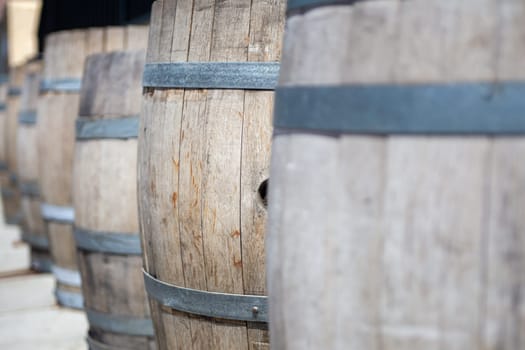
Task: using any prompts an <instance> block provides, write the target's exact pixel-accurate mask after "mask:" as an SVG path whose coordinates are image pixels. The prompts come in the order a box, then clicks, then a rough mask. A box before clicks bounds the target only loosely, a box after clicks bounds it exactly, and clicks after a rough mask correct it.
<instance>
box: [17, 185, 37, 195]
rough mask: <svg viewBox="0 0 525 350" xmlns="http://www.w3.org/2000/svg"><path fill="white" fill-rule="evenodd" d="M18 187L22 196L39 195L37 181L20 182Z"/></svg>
mask: <svg viewBox="0 0 525 350" xmlns="http://www.w3.org/2000/svg"><path fill="white" fill-rule="evenodd" d="M18 188H19V189H20V193H21V194H22V195H23V196H28V197H38V196H40V188H39V186H38V183H37V182H35V181H24V182H20V184H19V185H18Z"/></svg>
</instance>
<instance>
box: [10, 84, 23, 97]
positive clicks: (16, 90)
mask: <svg viewBox="0 0 525 350" xmlns="http://www.w3.org/2000/svg"><path fill="white" fill-rule="evenodd" d="M21 94H22V89H20V88H19V87H15V86H10V87H9V89H8V90H7V96H20V95H21Z"/></svg>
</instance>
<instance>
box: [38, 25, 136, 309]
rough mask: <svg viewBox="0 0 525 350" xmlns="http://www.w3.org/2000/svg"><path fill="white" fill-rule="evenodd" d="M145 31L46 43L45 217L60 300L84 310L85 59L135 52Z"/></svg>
mask: <svg viewBox="0 0 525 350" xmlns="http://www.w3.org/2000/svg"><path fill="white" fill-rule="evenodd" d="M137 31H138V32H141V31H142V27H141V26H137V27H135V26H133V27H110V28H92V29H83V30H71V31H63V32H56V33H52V34H50V35H48V37H47V38H46V47H45V52H44V71H43V80H42V84H41V97H40V103H39V110H38V118H39V123H38V130H39V145H40V147H39V150H40V189H41V194H42V206H41V209H42V216H43V218H44V220H46V221H47V224H48V235H49V247H50V252H51V256H52V259H53V273H54V275H55V277H56V279H57V289H56V297H57V300H58V302H59V303H60V304H62V305H65V306H70V307H75V308H81V307H82V303H83V300H82V297H81V292H80V289H81V278H80V274H79V272H78V266H77V256H76V247H75V240H74V237H73V221H74V210H73V207H72V205H73V199H72V173H73V169H72V168H73V152H74V146H75V120H76V118H77V116H78V108H79V91H80V86H81V80H80V79H81V77H82V71H83V68H84V61H85V58H86V57H87V56H88V55H90V54H93V53H99V52H109V51H115V50H122V49H125V48H127V47H133V46H134V42H135V41H136V36H135V33H136V32H137Z"/></svg>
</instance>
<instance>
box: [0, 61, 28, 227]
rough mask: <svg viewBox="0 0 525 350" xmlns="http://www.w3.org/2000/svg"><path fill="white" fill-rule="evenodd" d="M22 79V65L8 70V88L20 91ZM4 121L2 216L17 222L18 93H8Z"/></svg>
mask: <svg viewBox="0 0 525 350" xmlns="http://www.w3.org/2000/svg"><path fill="white" fill-rule="evenodd" d="M23 80H24V66H19V67H13V68H11V69H10V71H9V84H8V88H9V89H14V90H18V91H20V89H21V88H22V84H23ZM6 100H7V103H6V111H5V118H6V119H5V122H4V128H5V129H4V136H3V137H4V147H5V162H6V165H7V174H6V175H5V176H4V181H3V183H4V184H5V185H4V188H5V189H6V190H7V191H9V192H10V195H8V196H3V204H4V205H3V207H4V218H5V219H6V220H7V221H10V222H15V223H19V222H20V220H19V217H20V215H21V212H20V192H19V190H18V181H17V179H16V176H17V167H18V165H17V136H18V133H17V128H18V112H19V111H20V94H8V95H7V99H6Z"/></svg>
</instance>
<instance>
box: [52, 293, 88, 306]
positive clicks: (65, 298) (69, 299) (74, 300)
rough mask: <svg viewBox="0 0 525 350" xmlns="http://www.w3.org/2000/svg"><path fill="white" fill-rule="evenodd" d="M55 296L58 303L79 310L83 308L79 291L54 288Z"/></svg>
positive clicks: (82, 300)
mask: <svg viewBox="0 0 525 350" xmlns="http://www.w3.org/2000/svg"><path fill="white" fill-rule="evenodd" d="M55 297H56V299H57V302H58V303H59V304H60V305H63V306H67V307H70V308H73V309H79V310H82V309H83V308H84V297H83V296H82V294H81V293H75V292H71V291H66V290H63V289H60V288H56V289H55Z"/></svg>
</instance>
